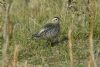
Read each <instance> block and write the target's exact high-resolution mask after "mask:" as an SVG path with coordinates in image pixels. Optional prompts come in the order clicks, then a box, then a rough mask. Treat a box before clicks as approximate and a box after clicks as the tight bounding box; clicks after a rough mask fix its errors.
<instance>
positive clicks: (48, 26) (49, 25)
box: [43, 23, 55, 29]
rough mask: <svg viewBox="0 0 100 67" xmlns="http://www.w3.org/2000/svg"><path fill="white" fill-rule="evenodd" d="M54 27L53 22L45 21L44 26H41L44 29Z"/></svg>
mask: <svg viewBox="0 0 100 67" xmlns="http://www.w3.org/2000/svg"><path fill="white" fill-rule="evenodd" d="M54 27H55V25H54V24H53V23H47V24H45V25H44V26H43V28H44V29H47V28H48V29H51V28H54Z"/></svg>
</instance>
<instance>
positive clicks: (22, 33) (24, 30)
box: [0, 0, 100, 67]
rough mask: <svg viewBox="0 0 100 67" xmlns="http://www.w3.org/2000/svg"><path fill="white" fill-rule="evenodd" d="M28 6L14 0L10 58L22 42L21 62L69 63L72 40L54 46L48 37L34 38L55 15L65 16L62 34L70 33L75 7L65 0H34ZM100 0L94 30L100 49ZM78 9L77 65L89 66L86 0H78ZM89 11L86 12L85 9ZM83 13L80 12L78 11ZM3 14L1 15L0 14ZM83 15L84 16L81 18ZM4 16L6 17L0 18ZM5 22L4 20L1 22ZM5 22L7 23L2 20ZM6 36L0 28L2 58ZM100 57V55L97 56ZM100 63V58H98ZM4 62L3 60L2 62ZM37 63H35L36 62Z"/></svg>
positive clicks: (96, 46) (62, 65)
mask: <svg viewBox="0 0 100 67" xmlns="http://www.w3.org/2000/svg"><path fill="white" fill-rule="evenodd" d="M30 1H31V2H29V4H28V6H27V5H26V4H25V2H24V0H14V2H13V5H12V8H11V16H10V17H11V20H12V21H13V23H14V33H13V38H12V40H11V44H10V46H9V49H8V55H9V59H10V60H12V57H13V51H14V46H15V45H19V46H20V48H19V56H18V61H19V62H20V64H21V63H22V64H21V65H23V63H24V62H25V60H27V61H28V63H29V64H31V65H44V66H45V65H49V66H50V67H69V48H68V43H67V41H66V42H62V43H59V44H57V45H55V46H54V47H51V46H50V45H49V44H47V43H46V42H45V41H44V40H41V41H35V40H32V39H31V36H32V34H34V33H35V32H36V31H38V30H39V29H40V28H41V27H42V26H43V25H44V24H45V23H47V21H48V22H49V21H50V20H51V19H52V18H53V17H55V16H58V17H60V18H61V34H60V38H62V37H64V36H67V33H68V27H69V26H70V25H71V24H72V23H71V21H72V20H71V19H72V18H71V17H72V12H70V11H71V10H69V9H67V7H66V6H65V5H64V4H65V0H42V1H41V0H30ZM99 4H100V1H99V0H98V2H97V16H96V22H95V25H96V28H95V30H94V51H98V50H99V52H100V13H99V12H100V5H99ZM76 6H77V8H78V11H76V13H75V12H74V13H75V17H74V19H73V20H74V22H73V29H74V31H73V34H72V35H73V38H74V39H73V43H74V44H73V57H74V64H75V66H74V67H86V65H87V58H88V55H89V54H88V42H87V41H88V22H87V20H88V18H87V15H86V11H85V4H84V3H83V0H82V1H80V0H77V4H76ZM83 12H84V13H85V14H82V13H83ZM77 14H80V15H77ZM0 17H1V16H0ZM79 19H81V20H79ZM0 20H2V19H0ZM0 23H1V22H0ZM1 24H3V23H1ZM2 44H3V38H2V33H1V32H0V61H2V58H1V56H2V53H1V49H2ZM96 58H97V59H100V55H99V56H97V57H96ZM97 64H98V67H99V66H100V61H99V60H97ZM0 65H1V63H0ZM34 67H35V66H34Z"/></svg>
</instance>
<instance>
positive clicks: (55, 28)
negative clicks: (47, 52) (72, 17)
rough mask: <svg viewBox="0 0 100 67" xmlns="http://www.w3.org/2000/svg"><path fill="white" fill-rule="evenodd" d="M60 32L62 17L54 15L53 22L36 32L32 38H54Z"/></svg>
mask: <svg viewBox="0 0 100 67" xmlns="http://www.w3.org/2000/svg"><path fill="white" fill-rule="evenodd" d="M59 33H60V19H59V18H58V17H54V18H53V19H52V21H51V23H47V24H45V25H44V26H43V27H42V28H41V29H40V31H39V32H38V33H36V34H34V35H33V36H32V38H40V39H46V40H52V41H53V40H54V39H55V38H57V37H58V35H59Z"/></svg>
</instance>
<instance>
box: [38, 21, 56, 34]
mask: <svg viewBox="0 0 100 67" xmlns="http://www.w3.org/2000/svg"><path fill="white" fill-rule="evenodd" d="M54 27H55V26H54V24H53V23H48V24H46V25H44V26H43V27H42V29H41V30H40V32H39V34H43V33H46V32H48V31H50V30H51V29H53V28H54Z"/></svg>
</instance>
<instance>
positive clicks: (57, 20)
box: [52, 17, 60, 24]
mask: <svg viewBox="0 0 100 67" xmlns="http://www.w3.org/2000/svg"><path fill="white" fill-rule="evenodd" d="M52 22H53V23H57V24H58V23H60V18H59V17H54V18H53V19H52Z"/></svg>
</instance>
